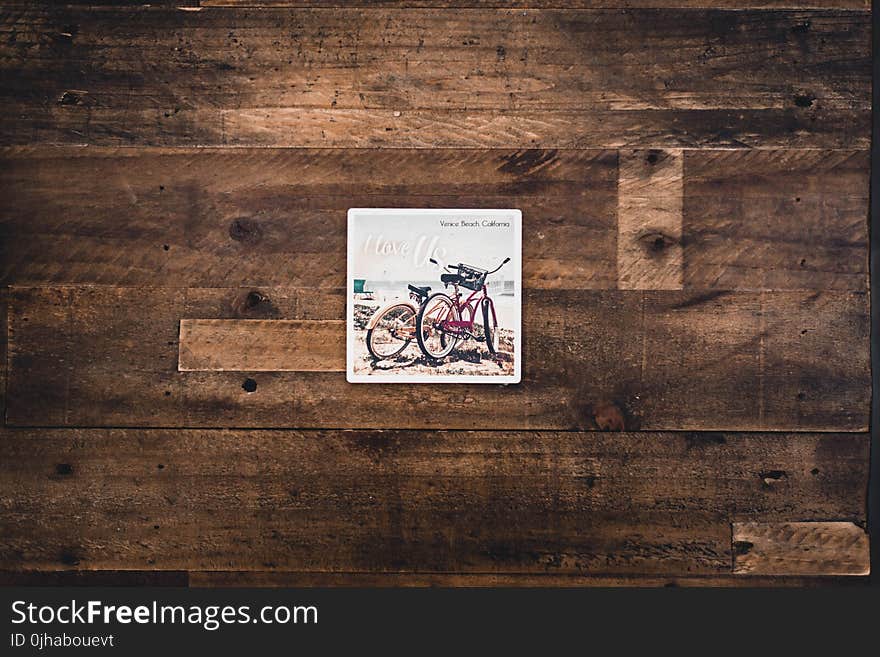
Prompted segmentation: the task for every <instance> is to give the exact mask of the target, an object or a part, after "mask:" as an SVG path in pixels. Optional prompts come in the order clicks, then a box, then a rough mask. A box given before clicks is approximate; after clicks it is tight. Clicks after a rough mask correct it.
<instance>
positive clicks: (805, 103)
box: [794, 94, 816, 107]
mask: <svg viewBox="0 0 880 657" xmlns="http://www.w3.org/2000/svg"><path fill="white" fill-rule="evenodd" d="M815 100H816V97H815V96H813V95H811V94H799V95H797V96H795V97H794V104H795V105H797V106H798V107H812V106H813V101H815Z"/></svg>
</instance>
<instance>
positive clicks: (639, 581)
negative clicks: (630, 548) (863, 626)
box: [0, 571, 869, 588]
mask: <svg viewBox="0 0 880 657" xmlns="http://www.w3.org/2000/svg"><path fill="white" fill-rule="evenodd" d="M40 575H45V574H44V573H40ZM0 581H2V580H0ZM189 585H190V586H192V587H196V588H212V587H224V588H229V587H272V588H275V587H277V588H305V587H328V586H332V587H358V588H360V587H387V586H394V587H414V588H415V587H418V588H424V587H437V586H442V587H453V586H454V587H479V588H485V587H535V588H549V587H552V588H585V587H593V586H596V587H639V588H645V587H651V588H659V587H664V588H676V587H683V588H684V587H686V588H703V587H713V588H717V587H724V588H734V587H750V588H757V587H761V588H765V587H774V588H780V587H783V588H790V587H796V588H818V587H840V586H847V587H850V586H855V587H861V586H868V585H869V580H868V579H867V578H865V577H855V576H846V577H833V576H813V577H760V576H756V577H749V576H745V575H703V576H687V575H685V576H682V575H667V576H656V575H655V576H645V575H634V576H627V575H613V576H610V575H604V576H603V575H590V574H589V573H576V574H568V575H558V574H554V573H527V574H524V573H520V574H516V575H509V574H504V573H500V574H499V573H491V574H486V573H481V574H473V573H461V574H456V573H293V572H279V571H272V572H251V571H234V572H222V571H196V572H191V573H189Z"/></svg>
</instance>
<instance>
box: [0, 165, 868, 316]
mask: <svg viewBox="0 0 880 657" xmlns="http://www.w3.org/2000/svg"><path fill="white" fill-rule="evenodd" d="M635 153H637V155H636V154H635ZM664 153H665V152H664V151H657V150H650V149H649V150H647V151H637V152H633V151H626V152H624V154H623V159H624V161H625V162H626V165H625V167H624V172H623V178H622V184H621V185H619V182H618V178H619V172H618V168H619V167H618V160H619V157H620V156H619V155H618V152H617V151H613V150H606V151H580V150H549V151H542V150H517V149H508V150H503V149H502V150H489V151H473V150H471V151H463V150H455V149H453V150H445V149H443V150H425V151H417V150H378V151H377V150H357V149H343V150H335V149H331V150H308V149H294V150H290V149H131V148H127V149H102V148H88V149H83V148H58V149H56V148H39V149H33V148H7V149H2V150H0V189H3V190H4V191H3V195H4V201H5V205H6V208H7V209H6V212H5V213H4V221H3V223H2V224H0V231H2V233H0V237H2V240H0V255H2V260H0V262H2V269H0V276H2V279H0V280H2V282H4V283H6V284H29V285H42V284H50V283H54V284H68V283H98V284H107V285H111V284H112V285H151V286H153V285H173V286H198V287H222V286H229V285H233V286H235V285H264V286H272V285H274V286H304V287H316V286H317V287H343V286H344V285H345V213H346V211H347V209H348V208H349V207H389V206H393V207H516V208H520V209H521V210H522V212H523V217H524V222H523V286H524V287H525V288H529V289H536V288H539V289H613V288H615V287H622V288H625V287H630V288H636V289H639V288H646V287H647V288H650V287H656V286H657V282H656V281H663V282H664V284H665V283H668V282H669V281H670V280H672V279H674V280H675V283H676V285H679V281H680V283H681V284H683V286H684V287H685V288H688V289H695V290H701V289H728V290H729V289H747V290H760V289H771V290H802V289H803V290H866V289H867V245H868V224H867V216H868V166H869V159H868V152H867V151H826V150H818V151H813V150H806V151H804V150H800V151H787V150H782V151H780V150H770V151H764V150H762V151H751V152H750V151H741V150H740V151H694V150H686V151H684V152H683V155H682V162H681V164H682V167H683V174H682V175H683V181H682V182H681V183H678V182H676V183H675V185H676V186H674V187H673V190H674V191H673V193H672V195H671V198H672V201H673V202H674V203H675V204H676V205H675V207H676V208H678V207H679V206H681V209H680V210H678V211H679V212H680V214H681V216H680V217H679V218H678V219H673V224H674V225H680V227H678V228H674V227H673V228H669V227H668V226H666V224H665V223H662V222H661V223H660V224H657V223H653V222H652V221H651V220H650V219H649V218H650V217H651V215H644V214H642V213H631V214H630V215H626V216H629V217H630V218H629V220H626V221H624V222H623V223H622V224H620V227H619V225H618V221H619V217H618V215H619V209H618V205H619V204H620V205H621V206H623V207H627V205H634V206H638V205H639V204H640V203H641V204H642V205H644V202H645V200H646V199H651V200H653V202H656V203H663V204H664V206H663V207H668V202H667V201H666V200H664V199H669V198H670V191H669V187H668V186H667V185H666V183H665V182H664V178H663V176H652V175H651V171H652V170H653V169H655V168H660V169H661V170H662V169H663V168H664V166H665V165H664V161H665V158H666V155H665V154H664ZM56 180H64V181H65V184H64V185H57V184H54V181H56ZM619 187H620V190H619ZM624 214H626V213H625V212H624ZM123 218H124V220H123ZM664 221H666V220H664ZM640 222H641V223H640ZM642 223H644V225H642ZM658 237H659V238H661V239H660V242H658V241H657V238H658ZM621 253H625V254H627V255H626V257H627V259H626V260H625V261H624V262H623V266H621V262H620V255H621ZM635 265H638V266H639V268H636V269H633V268H632V267H633V266H635ZM660 274H662V277H660V278H657V276H658V275H660ZM679 286H680V285H679ZM340 317H341V316H340Z"/></svg>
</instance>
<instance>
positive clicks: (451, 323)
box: [440, 284, 498, 337]
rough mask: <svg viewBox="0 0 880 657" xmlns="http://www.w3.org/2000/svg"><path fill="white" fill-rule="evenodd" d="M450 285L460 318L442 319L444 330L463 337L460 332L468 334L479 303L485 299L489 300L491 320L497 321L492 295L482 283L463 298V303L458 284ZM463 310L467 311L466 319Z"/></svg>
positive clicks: (472, 326) (485, 300)
mask: <svg viewBox="0 0 880 657" xmlns="http://www.w3.org/2000/svg"><path fill="white" fill-rule="evenodd" d="M452 287H453V289H454V290H455V293H454V294H453V295H452V302H453V303H454V304H455V309H456V310H457V311H458V316H459V317H461V318H462V319H460V320H451V319H447V320H443V322H442V323H441V324H440V326H441V329H442V330H443V331H444V332H446V333H450V334H455V333H458V334H459V335H458V336H456V337H463V336H462V333H463V332H464V331H467V333H468V334H470V332H471V331H472V330H473V328H474V321H475V320H476V317H477V309H478V308H479V307H480V304H482V303H485V302H487V301H488V302H489V308H490V309H491V311H492V321H494V322H497V321H498V317H497V316H496V315H495V302H494V301H492V297H490V296H489V293H488V292H487V291H486V286H485V285H483V287H482V288H480V289H479V290H474V291H473V292H471V293H470V294H469V295H468V298H467V299H465V301H464V303H462V302H461V292H459V290H458V285H455V284H453V286H452ZM471 304H473V305H471ZM465 310H467V311H468V319H464V311H465ZM464 337H466V336H464Z"/></svg>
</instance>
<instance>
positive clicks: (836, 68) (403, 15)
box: [0, 6, 871, 148]
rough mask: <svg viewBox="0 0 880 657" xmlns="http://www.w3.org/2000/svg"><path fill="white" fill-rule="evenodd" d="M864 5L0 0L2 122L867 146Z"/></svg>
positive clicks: (410, 138)
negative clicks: (260, 5) (106, 5)
mask: <svg viewBox="0 0 880 657" xmlns="http://www.w3.org/2000/svg"><path fill="white" fill-rule="evenodd" d="M868 18H869V13H867V12H865V11H857V10H836V9H828V10H819V9H816V10H811V11H803V10H790V9H779V10H775V9H769V10H760V11H758V10H750V9H744V10H741V11H717V10H707V9H694V8H683V9H679V8H668V9H663V10H657V9H640V8H633V9H629V10H626V11H621V10H619V9H617V8H602V9H586V10H576V9H564V8H557V9H544V10H530V9H525V10H523V9H507V10H505V9H498V8H493V9H455V10H452V11H425V10H424V9H421V8H415V9H407V8H367V9H363V8H349V9H341V8H332V9H320V8H318V9H313V8H305V9H295V8H294V9H290V8H287V9H271V8H269V9H261V10H252V9H235V8H213V7H205V8H202V9H201V11H180V10H178V9H176V8H163V7H121V8H116V9H104V10H101V11H91V10H89V9H88V8H77V7H41V6H37V7H33V8H16V9H7V10H5V17H4V18H3V22H4V25H5V26H6V30H7V32H11V31H13V30H14V35H15V38H14V39H4V40H2V41H0V74H2V76H3V78H4V96H5V98H4V100H5V101H6V102H5V104H6V105H7V112H6V116H5V118H4V121H3V122H2V124H0V142H2V143H5V144H21V143H33V142H60V143H73V144H96V145H98V144H103V145H194V146H195V145H198V146H205V145H236V146H243V145H264V146H309V147H349V146H355V147H369V148H374V147H401V146H404V147H421V148H436V147H468V148H474V147H476V148H485V147H503V148H509V147H519V148H522V147H543V148H559V147H572V146H574V147H598V148H606V147H620V146H627V147H645V146H666V147H671V148H682V147H685V148H686V147H695V146H715V147H736V148H740V147H772V146H784V147H798V146H808V147H836V148H841V147H843V148H852V147H857V148H866V147H867V146H868V145H869V143H870V89H871V80H870V75H871V59H870V20H868ZM634 44H638V45H637V46H635V45H634ZM35 54H38V55H39V56H34V55H35ZM768 62H769V63H768Z"/></svg>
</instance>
